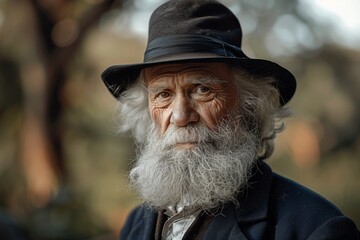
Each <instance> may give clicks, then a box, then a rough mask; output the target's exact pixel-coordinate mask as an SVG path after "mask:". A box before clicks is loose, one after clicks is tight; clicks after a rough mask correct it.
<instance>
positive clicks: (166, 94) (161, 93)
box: [158, 92, 170, 98]
mask: <svg viewBox="0 0 360 240" xmlns="http://www.w3.org/2000/svg"><path fill="white" fill-rule="evenodd" d="M158 97H159V98H168V97H170V93H169V92H160V93H159V94H158Z"/></svg>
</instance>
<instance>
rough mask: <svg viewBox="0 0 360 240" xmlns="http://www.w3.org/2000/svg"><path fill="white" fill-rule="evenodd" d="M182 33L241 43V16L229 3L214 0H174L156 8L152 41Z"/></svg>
mask: <svg viewBox="0 0 360 240" xmlns="http://www.w3.org/2000/svg"><path fill="white" fill-rule="evenodd" d="M179 34H194V35H203V36H210V37H214V38H216V39H219V40H221V41H223V42H226V43H228V44H231V45H234V46H237V47H241V39H242V31H241V26H240V23H239V20H238V19H237V17H236V16H235V15H234V14H233V13H232V12H231V11H230V10H229V9H228V8H227V7H225V6H224V5H222V4H221V3H219V2H217V1H214V0H170V1H168V2H166V3H164V4H162V5H160V6H159V7H158V8H157V9H156V10H155V11H154V12H153V14H152V15H151V18H150V22H149V38H148V43H150V42H151V41H153V40H155V39H157V38H160V37H167V36H172V35H179Z"/></svg>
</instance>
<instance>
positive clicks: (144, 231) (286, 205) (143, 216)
mask: <svg viewBox="0 0 360 240" xmlns="http://www.w3.org/2000/svg"><path fill="white" fill-rule="evenodd" d="M249 183H250V184H249V187H248V189H247V190H246V191H245V192H243V193H242V195H241V196H240V197H239V200H240V204H239V206H240V207H235V205H234V204H232V203H229V204H226V205H225V206H224V208H223V210H222V212H221V214H217V215H216V216H215V217H214V218H213V219H212V221H211V222H210V224H209V227H208V229H207V231H206V232H205V237H204V239H206V240H211V239H214V240H215V239H222V240H225V239H229V240H230V239H231V240H233V239H253V240H258V239H276V240H284V239H285V240H287V239H289V240H297V239H308V240H322V239H346V240H352V239H354V240H355V239H360V233H359V231H358V230H357V228H356V225H355V224H354V223H353V222H352V221H351V220H350V219H349V218H347V217H346V216H344V215H343V214H342V213H341V212H340V210H339V209H337V208H336V207H335V206H334V205H333V204H332V203H330V202H329V201H327V200H326V199H324V198H323V197H321V196H320V195H318V194H316V193H314V192H312V191H310V190H309V189H307V188H305V187H303V186H301V185H299V184H297V183H295V182H293V181H291V180H289V179H286V178H284V177H281V176H279V175H277V174H275V173H273V172H272V171H271V169H270V167H269V166H268V165H266V164H265V163H261V164H260V165H259V166H258V168H257V171H256V173H255V174H254V176H253V177H252V178H251V179H250V181H249ZM157 215H158V213H157V212H156V211H154V210H152V209H150V208H149V207H148V206H146V205H142V206H140V207H138V208H136V209H135V210H134V211H133V212H132V213H131V214H130V216H129V217H128V219H127V222H126V224H125V226H124V228H123V229H122V231H121V236H120V239H121V240H140V239H142V240H149V239H154V233H155V225H156V220H157Z"/></svg>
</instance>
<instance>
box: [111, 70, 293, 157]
mask: <svg viewBox="0 0 360 240" xmlns="http://www.w3.org/2000/svg"><path fill="white" fill-rule="evenodd" d="M232 70H233V74H234V77H235V83H236V87H237V92H238V99H237V100H238V101H239V102H240V104H239V105H240V108H241V109H239V111H240V113H241V116H242V119H240V121H242V124H244V126H245V128H246V129H247V130H248V131H250V132H252V133H254V134H255V135H256V136H258V141H257V150H258V151H257V152H258V158H259V159H266V158H269V157H270V156H271V155H272V153H273V151H274V145H275V143H274V142H275V137H276V135H277V134H278V133H280V132H281V131H282V130H283V129H284V127H285V124H284V118H287V117H289V116H290V115H291V110H290V109H289V108H286V107H284V106H281V105H280V95H279V92H278V90H277V89H276V87H275V82H276V80H275V79H274V78H273V77H260V76H255V75H251V74H249V73H247V72H245V71H244V70H242V69H239V68H238V67H236V66H234V67H233V68H232ZM117 116H118V118H117V119H118V126H119V127H118V133H122V134H126V133H127V134H131V135H132V136H133V137H134V138H135V140H136V142H137V143H138V144H142V143H144V141H145V139H146V136H147V133H148V132H149V129H150V126H151V117H150V113H149V109H148V92H147V88H146V85H145V83H144V73H143V72H141V73H140V75H139V77H138V79H137V80H136V82H135V83H134V84H133V85H132V86H131V87H129V88H128V89H127V90H126V91H124V92H123V93H122V94H121V96H120V98H119V105H118V108H117Z"/></svg>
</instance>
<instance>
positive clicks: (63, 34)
mask: <svg viewBox="0 0 360 240" xmlns="http://www.w3.org/2000/svg"><path fill="white" fill-rule="evenodd" d="M29 2H30V3H31V5H30V6H31V10H32V12H33V16H34V20H35V23H36V28H37V30H38V38H37V39H38V49H39V52H40V53H41V56H42V61H41V62H42V64H43V67H42V68H43V69H44V87H43V88H42V91H41V92H38V93H37V94H38V96H32V97H33V98H43V101H44V102H43V103H40V104H37V105H35V106H34V105H32V106H31V105H30V106H27V107H28V108H27V109H26V110H25V112H27V114H28V115H27V117H28V118H26V119H27V120H28V121H32V124H31V125H26V123H25V126H30V128H31V129H30V128H28V129H27V130H28V131H30V133H31V134H30V135H28V138H29V140H28V141H27V140H26V136H27V135H26V133H25V134H24V135H25V140H24V148H23V150H24V151H25V152H24V153H23V156H24V157H25V158H24V161H25V168H26V169H25V172H26V173H27V175H28V181H30V182H31V181H39V179H38V177H37V176H38V174H39V171H40V170H39V169H41V168H45V169H44V171H43V174H42V175H43V176H47V177H44V178H43V179H41V181H42V183H38V184H40V185H41V187H39V188H37V189H36V190H35V192H33V195H35V196H36V195H39V194H40V195H42V194H43V195H44V199H43V200H40V199H39V200H40V201H44V202H46V201H47V200H46V199H48V197H49V194H50V193H51V192H52V191H53V190H54V189H53V187H54V186H53V185H54V184H56V183H57V182H59V181H60V182H63V181H66V178H67V174H68V173H67V168H66V165H65V161H64V153H63V147H62V145H63V144H62V140H61V134H62V126H61V122H60V121H61V116H62V112H63V103H64V101H65V100H64V99H62V98H63V96H62V94H61V93H62V88H63V86H64V83H65V81H66V79H67V76H66V71H67V68H68V67H69V64H71V60H72V58H73V56H74V55H75V54H76V50H77V49H78V48H79V46H80V44H81V42H82V40H83V39H84V37H85V35H86V33H87V32H88V31H89V29H90V28H91V27H92V26H93V25H94V24H96V23H97V21H98V20H99V18H100V17H101V16H102V15H103V14H104V13H105V12H106V11H107V10H109V9H110V8H111V6H112V5H113V4H114V2H115V0H104V1H97V2H96V1H94V2H92V4H89V5H90V7H86V6H79V5H84V3H82V2H81V3H79V1H71V0H63V1H41V0H29ZM90 3H91V2H90ZM123 3H124V1H118V2H117V7H118V8H121V5H122V4H123ZM77 8H81V9H85V10H83V13H82V12H81V11H78V10H77ZM79 12H80V13H79ZM31 88H32V84H30V83H28V84H24V91H25V92H31V91H32V90H31ZM30 102H31V101H30ZM34 126H37V132H38V141H40V143H39V144H40V145H41V146H42V147H40V148H37V150H38V151H45V152H43V153H34V151H33V148H32V147H31V145H32V144H33V140H34V136H37V135H36V132H34ZM41 142H42V143H41ZM29 145H30V146H29ZM32 154H33V155H32ZM36 157H37V158H38V159H43V160H42V162H40V163H39V164H38V165H37V167H38V168H34V167H30V166H32V165H33V164H34V159H36ZM27 161H28V163H27ZM32 176H33V177H32ZM35 179H36V180H35ZM46 182H48V183H49V184H48V186H47V187H46ZM29 185H30V186H32V184H31V183H30V184H29ZM47 188H48V189H47ZM31 190H34V189H30V191H31ZM40 191H45V192H42V193H41V192H40Z"/></svg>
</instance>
